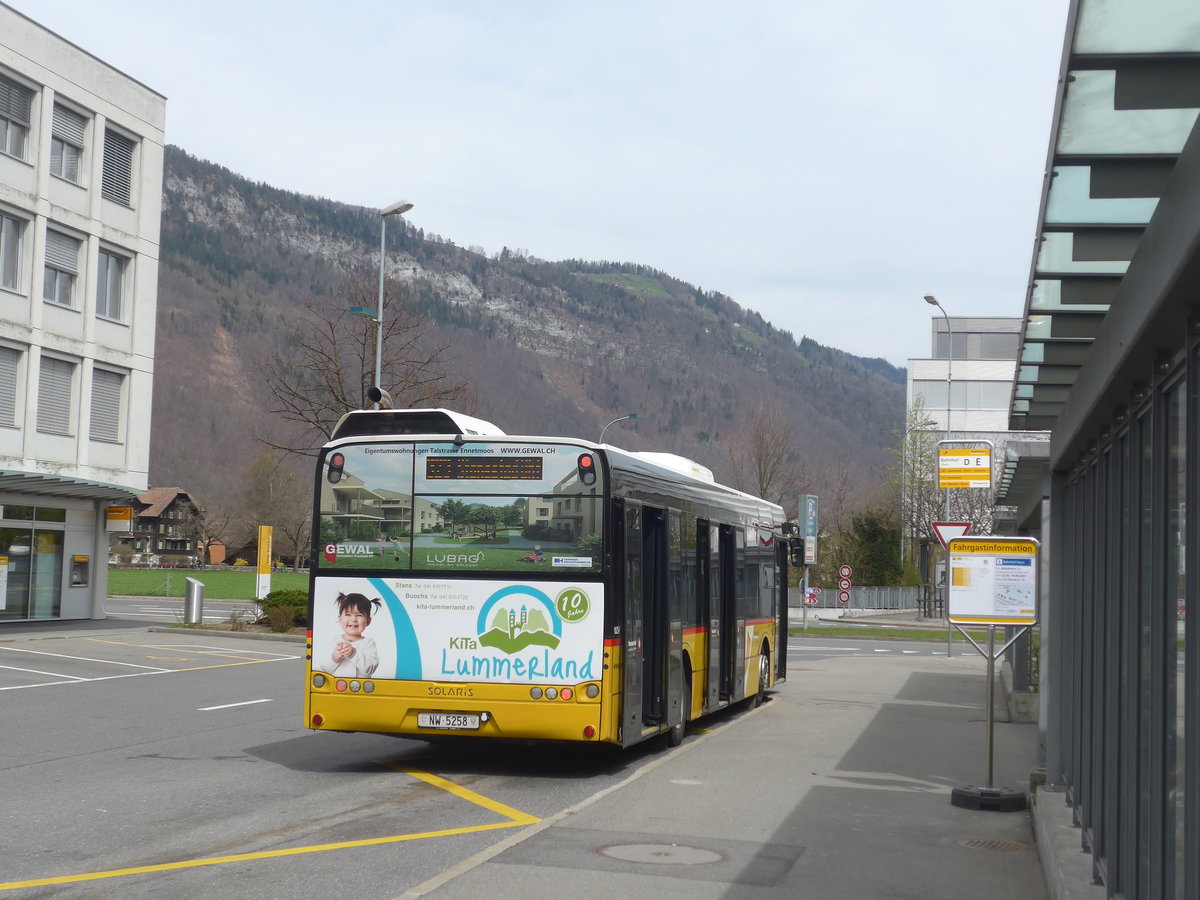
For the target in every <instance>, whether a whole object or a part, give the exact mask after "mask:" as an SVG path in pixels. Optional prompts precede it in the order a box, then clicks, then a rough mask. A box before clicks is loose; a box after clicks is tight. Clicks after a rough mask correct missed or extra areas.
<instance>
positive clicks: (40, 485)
mask: <svg viewBox="0 0 1200 900" xmlns="http://www.w3.org/2000/svg"><path fill="white" fill-rule="evenodd" d="M0 492H8V493H11V494H40V495H42V496H44V497H76V498H79V499H82V500H101V501H106V502H115V503H132V502H133V501H134V500H135V499H137V496H138V494H139V493H141V492H140V491H137V490H135V489H133V488H126V487H121V486H119V485H115V484H104V483H103V482H99V481H84V480H83V479H80V478H64V477H60V476H57V475H29V474H27V473H25V472H11V471H8V470H0Z"/></svg>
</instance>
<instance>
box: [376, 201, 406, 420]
mask: <svg viewBox="0 0 1200 900" xmlns="http://www.w3.org/2000/svg"><path fill="white" fill-rule="evenodd" d="M412 208H413V205H412V204H411V203H409V202H408V201H407V200H398V201H396V202H395V203H393V204H392V205H391V206H385V207H384V208H383V209H381V210H380V211H379V309H378V312H377V313H376V315H375V387H377V388H382V387H383V385H382V384H381V383H380V382H382V381H383V272H384V264H385V263H386V262H387V220H388V216H402V215H404V214H405V213H406V212H408V211H409V210H410V209H412ZM371 407H372V409H379V403H378V402H376V403H372V404H371Z"/></svg>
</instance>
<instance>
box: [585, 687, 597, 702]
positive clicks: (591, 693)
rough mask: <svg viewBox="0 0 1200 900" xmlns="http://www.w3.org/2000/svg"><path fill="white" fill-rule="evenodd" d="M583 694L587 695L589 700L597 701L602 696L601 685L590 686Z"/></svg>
mask: <svg viewBox="0 0 1200 900" xmlns="http://www.w3.org/2000/svg"><path fill="white" fill-rule="evenodd" d="M583 692H584V693H585V694H587V696H588V699H589V700H595V699H596V698H597V697H599V696H600V685H598V684H589V685H588V686H587V687H585V688H584V689H583Z"/></svg>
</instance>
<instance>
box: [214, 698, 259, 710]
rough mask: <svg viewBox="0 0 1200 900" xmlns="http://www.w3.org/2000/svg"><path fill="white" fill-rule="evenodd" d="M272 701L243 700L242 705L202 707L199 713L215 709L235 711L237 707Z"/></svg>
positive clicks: (227, 704) (229, 704) (230, 704)
mask: <svg viewBox="0 0 1200 900" xmlns="http://www.w3.org/2000/svg"><path fill="white" fill-rule="evenodd" d="M270 702H271V700H270V699H269V698H268V699H266V700H243V701H242V702H241V703H226V704H225V705H224V706H202V707H200V708H199V709H198V710H196V711H197V712H212V711H213V710H214V709H233V708H234V707H235V706H253V705H254V704H255V703H270Z"/></svg>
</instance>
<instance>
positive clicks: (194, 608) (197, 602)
mask: <svg viewBox="0 0 1200 900" xmlns="http://www.w3.org/2000/svg"><path fill="white" fill-rule="evenodd" d="M186 583H187V587H186V592H187V593H186V594H185V596H184V600H183V623H184V624H185V625H199V624H201V623H202V622H203V621H204V582H203V581H200V580H199V579H198V578H189V579H187V582H186Z"/></svg>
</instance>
